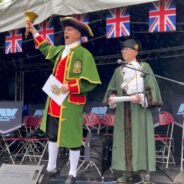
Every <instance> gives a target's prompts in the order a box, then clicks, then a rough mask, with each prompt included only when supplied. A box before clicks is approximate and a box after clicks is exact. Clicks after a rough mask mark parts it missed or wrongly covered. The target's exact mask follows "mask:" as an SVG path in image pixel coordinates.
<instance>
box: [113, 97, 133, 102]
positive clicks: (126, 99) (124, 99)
mask: <svg viewBox="0 0 184 184" xmlns="http://www.w3.org/2000/svg"><path fill="white" fill-rule="evenodd" d="M110 98H111V99H113V101H114V102H129V101H131V100H132V98H133V97H132V96H112V97H110Z"/></svg>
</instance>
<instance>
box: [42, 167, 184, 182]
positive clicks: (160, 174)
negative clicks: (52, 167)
mask: <svg viewBox="0 0 184 184" xmlns="http://www.w3.org/2000/svg"><path fill="white" fill-rule="evenodd" d="M44 172H45V171H43V175H42V176H43V180H42V182H41V184H61V183H64V182H65V178H66V176H67V173H68V166H67V165H65V166H64V167H62V168H61V171H60V173H59V174H58V175H57V176H55V177H52V178H49V177H48V176H47V175H46V174H45V173H44ZM120 175H121V173H120V172H117V171H114V173H111V171H110V170H107V171H106V172H105V173H104V175H103V180H102V178H101V177H99V175H98V173H97V171H96V170H95V168H94V167H91V168H89V169H88V170H87V171H86V172H79V173H78V177H77V183H78V184H85V183H86V184H115V183H116V182H115V181H116V179H117V178H118V177H119V176H120ZM139 179H140V178H136V177H135V178H134V180H133V181H132V182H129V183H128V184H136V183H139V182H140V180H139ZM151 180H152V181H153V182H154V183H155V184H184V172H180V170H179V167H175V166H170V167H169V168H168V169H165V168H164V167H161V166H160V167H159V168H157V171H156V172H154V173H151ZM140 183H141V182H140ZM142 183H143V182H142Z"/></svg>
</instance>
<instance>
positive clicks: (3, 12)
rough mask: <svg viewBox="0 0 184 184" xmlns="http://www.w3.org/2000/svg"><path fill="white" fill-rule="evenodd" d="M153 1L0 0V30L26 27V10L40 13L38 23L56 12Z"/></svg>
mask: <svg viewBox="0 0 184 184" xmlns="http://www.w3.org/2000/svg"><path fill="white" fill-rule="evenodd" d="M153 1H156V0H75V1H74V0H67V1H65V0H39V1H38V0H31V1H30V0H0V32H5V31H9V30H13V29H17V28H22V27H24V26H25V18H24V11H25V10H31V11H34V12H36V13H37V14H38V15H39V18H38V19H37V20H36V21H35V24H38V23H41V22H42V21H43V20H45V19H47V18H48V17H50V16H51V15H55V14H56V15H64V16H65V15H71V14H82V13H86V12H94V11H98V10H105V9H111V8H116V7H123V6H130V5H136V4H141V3H149V2H153Z"/></svg>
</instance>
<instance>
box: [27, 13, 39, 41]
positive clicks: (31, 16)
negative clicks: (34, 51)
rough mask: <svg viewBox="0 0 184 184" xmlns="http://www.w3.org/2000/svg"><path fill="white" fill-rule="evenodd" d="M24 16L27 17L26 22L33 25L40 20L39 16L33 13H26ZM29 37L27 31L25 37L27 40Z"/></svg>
mask: <svg viewBox="0 0 184 184" xmlns="http://www.w3.org/2000/svg"><path fill="white" fill-rule="evenodd" d="M24 14H25V17H26V22H31V23H33V22H34V21H35V20H36V19H37V18H38V15H37V14H36V13H34V12H32V11H25V13H24ZM28 36H29V32H27V31H26V33H25V37H26V38H27V37H28Z"/></svg>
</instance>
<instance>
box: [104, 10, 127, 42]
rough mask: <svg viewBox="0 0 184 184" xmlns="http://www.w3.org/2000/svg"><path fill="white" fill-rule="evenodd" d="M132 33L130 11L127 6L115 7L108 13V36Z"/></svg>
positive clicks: (114, 36)
mask: <svg viewBox="0 0 184 184" xmlns="http://www.w3.org/2000/svg"><path fill="white" fill-rule="evenodd" d="M129 35H130V13H129V11H128V9H127V7H124V8H115V9H111V10H109V11H108V13H107V15H106V38H116V37H121V36H129Z"/></svg>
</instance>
